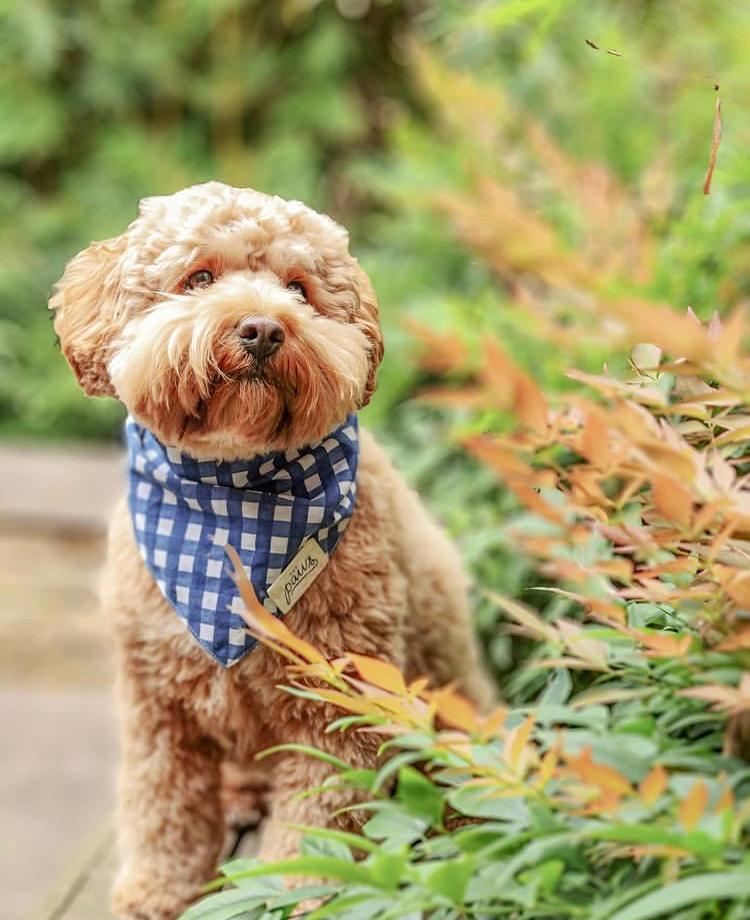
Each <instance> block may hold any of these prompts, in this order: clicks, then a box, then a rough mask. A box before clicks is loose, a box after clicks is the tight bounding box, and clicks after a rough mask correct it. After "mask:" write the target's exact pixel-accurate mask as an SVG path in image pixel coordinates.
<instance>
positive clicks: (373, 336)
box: [352, 258, 384, 408]
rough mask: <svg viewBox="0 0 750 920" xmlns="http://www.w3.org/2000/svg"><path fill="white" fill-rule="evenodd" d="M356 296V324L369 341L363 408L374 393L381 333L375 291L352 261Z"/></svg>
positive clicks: (380, 358) (380, 354) (380, 352)
mask: <svg viewBox="0 0 750 920" xmlns="http://www.w3.org/2000/svg"><path fill="white" fill-rule="evenodd" d="M352 262H353V270H354V279H355V287H356V295H357V299H358V300H359V310H358V312H357V317H356V323H357V325H358V326H359V327H360V329H362V331H363V332H364V333H365V335H366V336H367V338H368V339H369V340H370V370H369V373H368V375H367V383H366V385H365V391H364V393H363V394H362V403H361V405H360V408H363V407H364V406H366V405H367V403H368V402H369V401H370V398H371V396H372V394H373V393H374V392H375V380H376V377H377V373H378V367H379V366H380V362H381V361H382V360H383V350H384V346H383V333H382V331H381V329H380V320H379V318H378V316H379V310H378V301H377V298H376V297H375V291H374V290H373V287H372V282H371V281H370V279H369V278H368V277H367V274H366V273H365V272H364V271H363V270H362V268H361V266H360V264H359V262H357V260H356V259H354V258H353V259H352Z"/></svg>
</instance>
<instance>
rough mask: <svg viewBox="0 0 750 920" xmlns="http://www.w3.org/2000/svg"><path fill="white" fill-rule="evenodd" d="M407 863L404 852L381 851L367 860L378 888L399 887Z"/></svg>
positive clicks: (391, 888)
mask: <svg viewBox="0 0 750 920" xmlns="http://www.w3.org/2000/svg"><path fill="white" fill-rule="evenodd" d="M407 864H408V860H407V858H406V857H405V856H404V855H403V853H389V852H381V853H378V854H377V855H376V856H375V857H373V858H372V859H370V860H368V861H367V868H368V869H369V870H370V876H371V878H372V880H373V882H374V883H375V884H376V885H377V886H378V888H385V889H386V890H388V891H392V890H394V889H396V888H398V886H399V884H400V882H401V879H402V875H403V873H404V869H405V868H406V866H407Z"/></svg>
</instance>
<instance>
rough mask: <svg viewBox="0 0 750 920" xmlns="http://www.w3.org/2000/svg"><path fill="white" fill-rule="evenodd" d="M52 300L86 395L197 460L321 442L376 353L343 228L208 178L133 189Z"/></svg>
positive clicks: (367, 300)
mask: <svg viewBox="0 0 750 920" xmlns="http://www.w3.org/2000/svg"><path fill="white" fill-rule="evenodd" d="M50 307H51V308H52V309H53V310H55V329H56V331H57V333H58V335H59V337H60V341H61V344H62V349H63V352H64V353H65V356H66V358H67V359H68V361H69V363H70V365H71V367H72V368H73V370H74V371H75V373H76V376H77V377H78V380H79V382H80V383H81V386H82V387H83V388H84V390H85V391H86V392H87V393H88V394H89V395H113V396H117V397H118V398H119V399H120V400H122V402H123V403H124V404H125V405H126V406H127V408H128V410H129V411H130V412H131V413H132V415H133V416H134V417H135V418H136V419H137V420H138V421H139V422H140V423H141V424H143V425H145V426H146V427H147V428H149V429H150V430H151V431H153V432H154V434H156V435H157V437H159V438H160V440H162V441H164V442H165V443H167V444H170V445H172V446H176V447H179V448H181V449H182V450H184V451H186V452H188V453H191V454H193V455H194V456H197V457H211V458H217V459H235V458H238V457H248V456H253V455H256V454H259V453H265V452H267V451H270V450H284V449H287V448H290V447H300V446H302V445H304V444H309V443H311V442H313V441H316V440H318V439H320V438H321V437H323V436H324V435H325V434H327V433H328V432H329V431H330V430H331V429H332V428H334V427H335V426H336V425H337V424H338V423H340V422H341V421H343V419H344V418H345V416H346V415H347V414H348V413H349V412H351V411H353V410H356V409H357V408H360V407H361V406H363V405H365V404H366V402H367V401H368V399H369V398H370V395H371V394H372V391H373V388H374V383H375V372H376V369H377V366H378V364H379V362H380V359H381V357H382V354H383V344H382V337H381V334H380V328H379V325H378V309H377V303H376V301H375V296H374V294H373V291H372V287H371V285H370V282H369V280H368V278H367V276H366V275H365V274H364V272H363V271H362V269H361V268H360V267H359V265H358V263H357V261H356V260H355V259H354V258H353V257H352V256H350V255H349V252H348V240H347V234H346V232H345V231H344V230H343V229H342V228H341V227H339V226H338V225H337V224H335V223H334V222H333V221H332V220H331V219H330V218H328V217H325V216H323V215H321V214H318V213H316V212H315V211H312V210H311V209H310V208H307V207H306V206H305V205H303V204H301V203H300V202H297V201H284V200H283V199H281V198H276V197H271V196H269V195H263V194H261V193H260V192H255V191H252V190H250V189H236V188H232V187H230V186H227V185H223V184H221V183H219V182H210V183H207V184H205V185H198V186H194V187H192V188H188V189H185V190H184V191H181V192H178V193H177V194H175V195H171V196H169V197H160V198H147V199H145V200H144V201H143V202H141V207H140V212H139V215H138V217H137V218H136V220H135V221H134V222H133V223H132V224H131V225H130V227H128V229H127V230H126V232H125V233H123V234H122V235H121V236H119V237H115V238H114V239H111V240H106V241H104V242H101V243H92V244H91V246H89V248H88V249H86V250H84V251H83V252H82V253H80V254H79V255H78V256H76V257H75V258H74V259H73V260H72V261H71V262H70V263H69V265H68V266H67V268H66V270H65V274H64V275H63V278H62V279H61V281H60V282H59V283H58V285H57V287H56V289H55V292H54V294H53V296H52V299H51V300H50Z"/></svg>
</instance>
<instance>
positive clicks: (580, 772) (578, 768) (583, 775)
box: [566, 747, 630, 796]
mask: <svg viewBox="0 0 750 920" xmlns="http://www.w3.org/2000/svg"><path fill="white" fill-rule="evenodd" d="M566 759H567V763H568V766H569V767H570V769H571V770H572V771H573V772H574V773H575V774H576V776H578V777H579V778H580V779H582V780H583V781H584V782H585V783H587V784H588V785H590V786H596V787H597V788H598V789H600V790H601V791H602V793H609V794H612V795H616V796H620V795H626V794H627V793H628V792H630V783H629V782H628V780H627V779H626V778H625V777H624V776H623V775H622V773H620V772H619V771H617V770H615V769H614V767H608V766H606V765H605V764H597V763H594V761H593V759H592V755H591V748H590V747H587V748H584V749H583V750H582V751H581V753H580V754H579V755H578V756H577V757H567V758H566Z"/></svg>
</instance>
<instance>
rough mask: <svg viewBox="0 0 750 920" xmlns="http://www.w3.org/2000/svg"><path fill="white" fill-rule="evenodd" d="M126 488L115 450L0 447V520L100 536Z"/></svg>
mask: <svg viewBox="0 0 750 920" xmlns="http://www.w3.org/2000/svg"><path fill="white" fill-rule="evenodd" d="M124 486H125V461H124V452H123V451H122V450H119V449H116V448H103V447H83V446H60V445H43V446H40V445H37V444H15V443H14V444H0V519H2V520H5V521H13V522H14V523H15V525H16V526H18V527H20V528H22V529H24V530H26V529H29V528H41V529H43V530H44V531H50V530H52V529H55V528H68V529H84V530H93V531H95V532H102V531H103V530H104V529H105V528H106V526H107V522H108V520H109V515H110V513H111V511H112V508H113V506H114V504H115V502H116V501H117V499H118V497H119V496H120V495H121V494H122V491H123V489H124Z"/></svg>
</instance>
